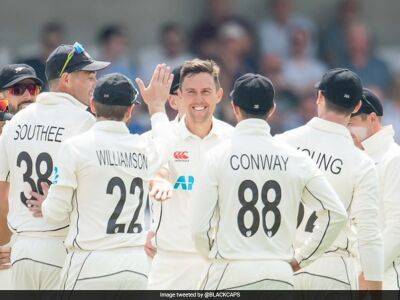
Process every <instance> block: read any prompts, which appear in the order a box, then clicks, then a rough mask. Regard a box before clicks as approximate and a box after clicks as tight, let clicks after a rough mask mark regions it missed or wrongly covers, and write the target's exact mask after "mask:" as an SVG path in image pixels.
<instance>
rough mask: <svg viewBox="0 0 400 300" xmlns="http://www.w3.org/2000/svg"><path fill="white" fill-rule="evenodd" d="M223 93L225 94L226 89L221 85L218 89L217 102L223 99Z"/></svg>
mask: <svg viewBox="0 0 400 300" xmlns="http://www.w3.org/2000/svg"><path fill="white" fill-rule="evenodd" d="M223 95H224V90H223V89H222V88H221V87H220V88H219V89H218V90H217V102H216V103H219V102H220V101H221V100H222V96H223Z"/></svg>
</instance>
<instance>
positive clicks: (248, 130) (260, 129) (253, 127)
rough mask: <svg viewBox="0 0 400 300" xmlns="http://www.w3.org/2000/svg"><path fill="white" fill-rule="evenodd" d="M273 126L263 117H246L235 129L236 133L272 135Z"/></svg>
mask: <svg viewBox="0 0 400 300" xmlns="http://www.w3.org/2000/svg"><path fill="white" fill-rule="evenodd" d="M270 131H271V128H270V127H269V125H268V123H267V121H265V120H261V119H246V120H242V121H240V122H239V123H238V124H237V125H236V127H235V130H234V134H252V135H263V136H265V135H267V136H270V137H271V133H270Z"/></svg>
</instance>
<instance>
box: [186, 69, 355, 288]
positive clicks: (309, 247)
mask: <svg viewBox="0 0 400 300" xmlns="http://www.w3.org/2000/svg"><path fill="white" fill-rule="evenodd" d="M231 97H232V107H233V111H234V114H235V117H236V119H237V121H238V124H237V125H236V127H235V130H234V132H233V136H232V138H231V139H228V140H226V141H224V142H222V143H221V144H220V145H218V146H216V147H214V148H213V149H212V150H211V151H209V153H208V154H207V157H206V159H205V161H204V172H203V173H202V175H201V177H200V178H199V179H198V181H197V186H196V187H195V191H194V195H195V197H194V210H193V217H192V231H193V236H194V240H195V244H196V248H197V250H198V251H199V252H200V253H202V254H204V255H205V256H207V257H208V258H210V259H212V260H213V261H212V263H211V264H210V266H209V268H208V272H207V274H206V276H205V277H204V280H203V282H202V284H201V288H202V289H207V290H214V289H221V290H225V289H235V290H236V289H254V290H281V289H282V290H290V289H293V269H298V268H299V266H300V267H305V266H307V265H308V264H310V263H311V262H312V261H314V260H315V259H317V258H318V257H319V256H320V255H321V254H323V253H324V251H326V250H327V249H328V247H329V246H330V245H331V244H332V242H333V240H334V239H335V238H336V236H337V235H338V234H339V232H340V230H341V229H342V228H343V226H344V225H345V223H346V220H347V214H346V210H345V208H344V206H343V204H342V203H341V202H340V200H339V198H338V196H337V195H336V193H335V192H334V190H333V189H332V187H331V186H330V185H329V183H328V181H327V180H326V178H325V177H324V176H323V175H322V173H321V172H320V171H319V170H318V169H317V168H316V167H315V165H314V164H313V162H312V161H311V159H310V158H308V157H307V156H306V155H305V154H303V153H300V152H297V151H296V150H295V149H292V148H291V147H290V146H288V145H286V144H285V143H283V142H279V141H276V140H274V139H273V138H272V136H271V134H270V133H269V131H270V128H269V125H268V123H267V121H266V120H267V119H268V118H269V117H270V116H271V115H272V114H273V112H274V110H275V103H274V88H273V85H272V83H271V81H270V80H269V79H267V78H266V77H264V76H261V75H258V74H250V73H249V74H246V75H243V76H242V77H240V78H239V79H237V80H236V82H235V84H234V89H233V91H232V93H231ZM300 201H301V202H302V203H304V205H305V206H306V207H309V208H310V209H312V210H315V211H316V212H317V215H318V216H319V219H318V221H319V226H318V228H317V229H316V230H315V231H314V233H313V234H312V235H311V236H309V237H308V239H307V241H306V243H305V244H304V245H303V246H302V247H301V248H299V249H297V250H298V251H297V253H294V251H293V243H294V240H295V235H296V225H297V208H298V206H299V203H300ZM213 231H214V232H216V235H215V237H214V238H212V232H213ZM292 268H293V269H292Z"/></svg>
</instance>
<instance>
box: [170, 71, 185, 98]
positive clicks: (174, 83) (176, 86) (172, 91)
mask: <svg viewBox="0 0 400 300" xmlns="http://www.w3.org/2000/svg"><path fill="white" fill-rule="evenodd" d="M181 70H182V66H179V67H176V68H175V69H173V70H172V74H173V75H174V79H173V80H172V84H171V89H170V90H169V93H170V95H173V94H176V91H177V90H178V89H179V82H180V80H181Z"/></svg>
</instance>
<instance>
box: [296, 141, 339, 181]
mask: <svg viewBox="0 0 400 300" xmlns="http://www.w3.org/2000/svg"><path fill="white" fill-rule="evenodd" d="M297 150H300V151H303V152H305V153H307V154H308V156H309V157H311V159H312V160H313V161H315V163H316V165H317V167H318V168H319V169H320V170H325V171H329V172H331V173H332V174H335V175H338V174H340V172H342V167H343V160H342V159H340V158H336V157H333V156H332V155H328V154H326V153H321V152H317V151H315V150H311V149H307V148H301V147H297Z"/></svg>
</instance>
